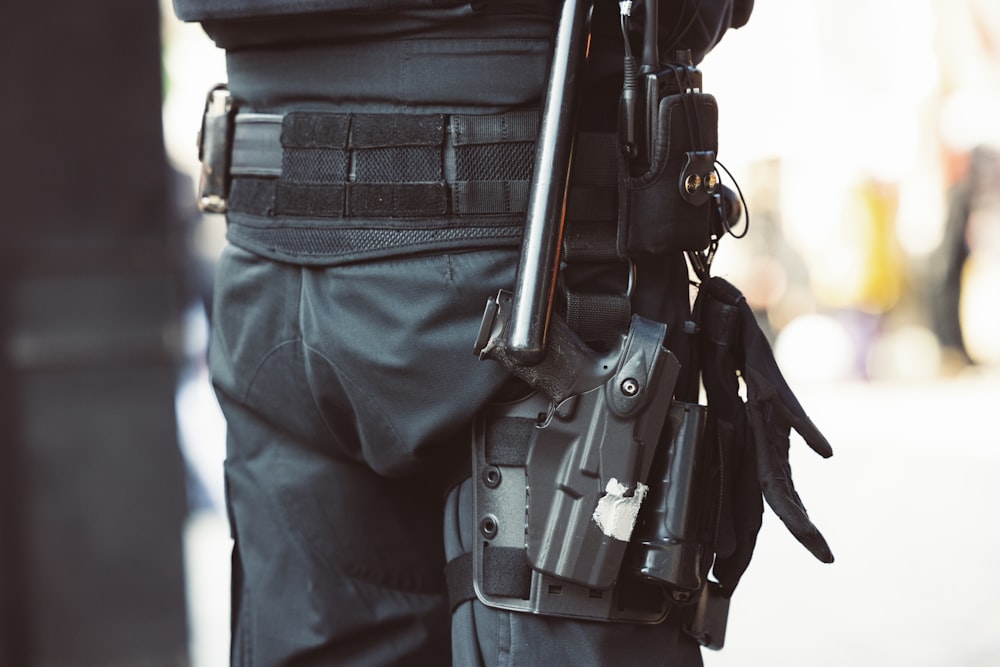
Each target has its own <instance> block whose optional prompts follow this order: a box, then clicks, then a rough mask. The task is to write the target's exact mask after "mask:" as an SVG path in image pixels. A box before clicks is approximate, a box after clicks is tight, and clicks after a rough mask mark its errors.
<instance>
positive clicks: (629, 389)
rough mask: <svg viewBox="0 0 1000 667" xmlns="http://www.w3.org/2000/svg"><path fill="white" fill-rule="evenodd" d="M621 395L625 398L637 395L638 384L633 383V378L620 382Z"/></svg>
mask: <svg viewBox="0 0 1000 667" xmlns="http://www.w3.org/2000/svg"><path fill="white" fill-rule="evenodd" d="M622 393H623V394H625V395H626V396H635V395H636V394H638V393H639V383H638V382H636V381H635V378H625V379H624V380H622Z"/></svg>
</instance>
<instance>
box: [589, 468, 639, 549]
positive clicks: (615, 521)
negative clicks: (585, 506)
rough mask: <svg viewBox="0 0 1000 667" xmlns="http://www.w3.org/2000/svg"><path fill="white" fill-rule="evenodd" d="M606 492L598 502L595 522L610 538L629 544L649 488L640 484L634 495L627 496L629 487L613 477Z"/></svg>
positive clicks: (636, 486)
mask: <svg viewBox="0 0 1000 667" xmlns="http://www.w3.org/2000/svg"><path fill="white" fill-rule="evenodd" d="M604 491H605V494H604V495H603V496H601V499H600V500H598V501H597V509H595V510H594V521H596V522H597V525H598V527H599V528H600V529H601V531H602V532H603V533H604V534H605V535H607V536H608V537H613V538H615V539H616V540H621V541H622V542H628V541H629V539H630V538H631V537H632V529H633V528H635V520H636V517H637V516H638V514H639V507H640V506H641V505H642V499H643V498H645V497H646V492H647V491H649V487H648V486H646V485H645V484H643V483H642V482H639V483H637V484H636V485H635V491H634V492H633V493H632V495H631V496H626V495H625V494H626V493H627V492H628V487H627V486H625V485H624V484H622V483H621V482H619V481H618V480H617V479H615V478H614V477H612V478H611V479H610V480H609V481H608V485H607V486H606V487H605V489H604Z"/></svg>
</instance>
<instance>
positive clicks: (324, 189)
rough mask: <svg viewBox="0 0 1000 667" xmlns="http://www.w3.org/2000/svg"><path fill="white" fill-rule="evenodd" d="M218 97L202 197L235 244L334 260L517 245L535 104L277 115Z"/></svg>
mask: <svg viewBox="0 0 1000 667" xmlns="http://www.w3.org/2000/svg"><path fill="white" fill-rule="evenodd" d="M214 92H215V94H216V95H218V94H219V93H220V92H221V93H222V94H224V92H225V91H214ZM224 99H225V104H224V105H222V106H221V107H219V108H220V109H221V111H219V112H213V111H212V108H213V102H212V95H210V98H209V104H208V105H206V115H205V120H204V122H203V125H202V134H201V140H200V149H201V157H202V162H203V183H202V195H201V201H202V203H203V204H207V205H205V208H206V209H207V210H210V211H215V212H223V211H225V212H226V213H227V214H228V222H229V228H228V237H229V240H230V241H232V242H233V243H235V244H236V245H240V246H242V247H245V248H247V249H249V250H251V251H254V252H257V253H259V254H262V255H264V256H268V257H271V258H273V259H279V260H284V261H292V262H295V263H305V264H335V263H344V262H350V261H359V260H363V259H371V258H374V257H382V256H391V255H398V254H406V253H412V252H426V251H441V250H448V249H456V248H465V247H477V248H483V247H497V246H509V247H514V246H516V245H517V244H518V243H519V241H520V235H521V230H522V227H523V222H524V220H523V218H524V212H525V211H526V209H527V199H528V190H529V185H530V181H531V171H532V164H533V153H534V143H535V136H536V134H537V131H538V111H537V110H535V109H519V110H513V111H508V112H505V113H500V114H490V115H466V114H462V115H458V114H454V115H449V114H360V113H330V112H321V111H293V112H290V113H287V114H283V115H279V114H262V113H250V112H242V111H241V112H238V113H235V112H233V111H232V109H231V108H230V106H229V104H230V103H229V98H228V96H225V98H224ZM217 106H218V105H217ZM206 183H207V185H208V187H206Z"/></svg>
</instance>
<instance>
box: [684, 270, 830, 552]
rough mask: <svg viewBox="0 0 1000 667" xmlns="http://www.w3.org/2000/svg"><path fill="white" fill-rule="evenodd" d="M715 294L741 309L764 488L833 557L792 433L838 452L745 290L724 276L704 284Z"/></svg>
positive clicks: (750, 409) (801, 536)
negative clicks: (803, 481)
mask: <svg viewBox="0 0 1000 667" xmlns="http://www.w3.org/2000/svg"><path fill="white" fill-rule="evenodd" d="M702 289H707V290H708V291H709V294H710V295H711V297H712V298H714V299H715V300H717V301H719V302H721V303H723V304H726V305H729V306H732V307H733V308H735V309H736V313H737V316H738V318H739V326H738V330H739V334H738V336H737V340H736V341H735V347H736V348H737V349H736V350H734V352H735V353H736V354H735V357H736V363H737V366H738V369H739V371H740V373H741V374H742V375H743V379H744V381H745V382H746V385H747V403H746V410H747V416H748V421H749V426H750V429H749V430H750V434H749V435H750V439H751V440H752V443H753V450H754V455H755V458H756V468H757V480H758V482H759V484H760V490H761V493H762V494H763V496H764V499H765V500H766V501H767V504H768V505H770V506H771V509H772V510H774V513H775V514H777V515H778V517H780V518H781V520H782V522H784V524H785V526H786V527H787V528H788V530H789V531H790V532H791V533H792V535H794V536H795V538H796V539H797V540H798V541H799V542H801V543H802V545H803V546H805V547H806V548H807V549H808V550H809V551H810V552H812V554H813V555H814V556H816V558H818V559H819V560H821V561H823V562H824V563H832V562H833V553H832V552H831V551H830V547H829V546H828V545H827V543H826V540H825V539H824V538H823V535H822V534H820V532H819V530H818V529H817V528H816V526H815V525H814V524H813V523H812V521H810V519H809V515H808V514H807V512H806V509H805V506H804V505H803V504H802V499H801V498H799V494H798V493H797V492H796V490H795V485H794V484H793V483H792V470H791V466H790V465H789V461H788V449H789V434H790V433H791V429H792V428H794V429H795V430H796V431H798V432H799V434H800V435H801V436H802V438H803V439H804V440H805V441H806V444H808V445H809V446H810V447H811V448H812V449H813V450H814V451H815V452H816V453H817V454H819V455H820V456H822V457H824V458H826V457H829V456H832V455H833V449H832V448H831V447H830V443H829V442H827V440H826V438H825V437H824V436H823V434H822V433H820V431H819V429H817V428H816V426H815V425H814V424H813V423H812V421H811V420H810V419H809V417H807V416H806V413H805V411H804V410H803V409H802V406H801V405H800V404H799V401H798V399H797V398H796V397H795V394H793V393H792V390H791V389H790V388H789V387H788V383H787V382H785V378H784V376H782V374H781V370H780V369H779V368H778V364H777V362H776V361H775V360H774V354H773V353H772V351H771V346H770V344H769V343H768V341H767V338H766V337H765V336H764V332H762V331H761V330H760V327H759V326H758V324H757V320H756V318H755V317H754V315H753V311H751V310H750V306H749V305H748V304H747V302H746V299H745V298H744V297H743V294H742V293H741V292H740V291H739V290H738V289H736V288H735V287H734V286H733V285H731V284H730V283H729V282H727V281H725V280H723V279H722V278H718V277H716V278H711V279H709V280H708V281H707V282H706V283H704V284H703V285H702Z"/></svg>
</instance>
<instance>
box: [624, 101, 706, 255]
mask: <svg viewBox="0 0 1000 667" xmlns="http://www.w3.org/2000/svg"><path fill="white" fill-rule="evenodd" d="M718 123H719V110H718V106H717V105H716V102H715V98H714V97H713V96H711V95H709V94H706V93H700V92H685V93H678V94H673V95H667V96H665V97H663V98H662V99H661V100H660V102H659V113H658V114H657V116H656V122H655V125H654V128H653V138H652V139H653V140H652V142H651V143H652V157H651V159H650V161H649V168H648V169H647V170H646V171H645V173H643V174H641V175H636V176H634V175H632V174H631V173H630V171H629V166H628V164H627V163H625V162H624V158H622V160H623V164H622V166H621V169H620V170H619V172H620V174H621V176H620V178H619V198H618V201H619V218H618V219H619V222H618V252H619V254H621V255H623V256H628V257H635V256H638V255H650V254H659V253H664V252H675V251H685V250H702V249H704V248H706V247H707V246H708V244H709V241H710V235H711V226H710V222H711V218H712V212H713V210H714V207H715V196H714V195H715V194H716V193H717V192H719V191H721V189H722V187H721V185H720V183H719V177H718V173H717V172H716V169H715V157H716V152H717V151H718Z"/></svg>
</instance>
